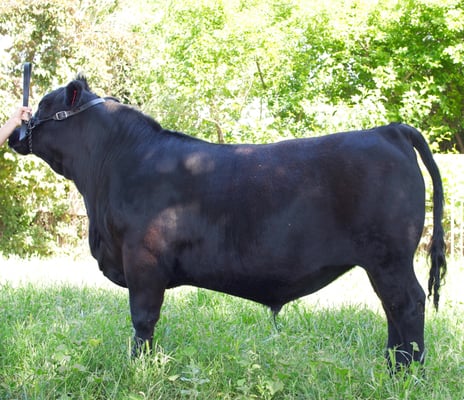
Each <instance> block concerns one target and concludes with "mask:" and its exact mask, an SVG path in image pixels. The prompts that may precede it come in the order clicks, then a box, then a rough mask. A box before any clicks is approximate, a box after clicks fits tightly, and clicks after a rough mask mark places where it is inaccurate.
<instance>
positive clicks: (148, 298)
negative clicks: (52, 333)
mask: <svg viewBox="0 0 464 400" xmlns="http://www.w3.org/2000/svg"><path fill="white" fill-rule="evenodd" d="M147 286H148V284H147ZM163 295H164V289H161V288H159V287H157V285H154V287H140V286H138V287H134V288H129V303H130V311H131V318H132V325H133V326H134V329H135V335H134V346H133V348H132V355H134V356H136V355H139V354H140V353H142V352H143V351H144V350H150V349H151V347H152V341H153V332H154V329H155V325H156V323H157V322H158V319H159V317H160V310H161V306H162V304H163Z"/></svg>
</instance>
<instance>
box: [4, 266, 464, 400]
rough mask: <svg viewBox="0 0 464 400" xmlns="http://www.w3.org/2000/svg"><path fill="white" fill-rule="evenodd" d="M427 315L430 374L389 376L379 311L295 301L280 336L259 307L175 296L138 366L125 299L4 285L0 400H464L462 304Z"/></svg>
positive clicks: (114, 293)
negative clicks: (151, 347)
mask: <svg viewBox="0 0 464 400" xmlns="http://www.w3.org/2000/svg"><path fill="white" fill-rule="evenodd" d="M2 268H3V266H2ZM451 270H452V267H451V266H450V271H451ZM457 271H458V274H457V278H458V279H459V277H461V278H462V277H463V276H464V273H463V272H462V270H457ZM450 273H451V272H450ZM462 281H463V280H462V279H461V280H460V282H462ZM346 284H347V285H348V286H350V285H355V282H350V281H348V282H346ZM458 286H459V285H458ZM451 287H453V285H451ZM365 290H366V291H368V290H370V289H369V288H368V287H365ZM449 295H450V293H444V294H443V297H445V296H449ZM457 298H458V299H459V297H457ZM443 300H445V299H443ZM428 308H429V310H428V311H427V319H426V345H427V349H428V354H427V360H426V365H425V373H424V371H423V370H421V369H420V368H417V367H413V368H412V370H411V371H410V372H409V373H406V374H405V373H399V374H398V375H396V376H394V377H390V376H389V374H388V371H387V368H386V362H385V360H384V357H383V353H384V350H385V349H384V346H385V342H386V337H387V332H386V322H385V318H384V316H383V313H381V312H379V311H378V310H376V309H375V307H374V308H373V307H370V306H366V305H349V304H342V305H338V304H337V305H336V306H333V307H331V306H325V307H321V306H317V305H315V304H311V303H309V302H307V301H305V300H299V301H296V302H294V303H290V304H289V305H287V306H285V307H284V309H283V310H282V312H281V314H280V315H279V317H278V329H276V328H275V327H274V324H273V321H272V318H271V314H270V312H269V311H268V310H267V309H265V308H264V307H262V306H260V305H257V304H254V303H252V302H249V301H246V300H242V299H237V298H233V297H231V296H226V295H222V294H220V293H214V292H210V291H205V290H197V289H191V288H187V289H182V290H173V291H168V292H167V297H166V301H165V305H164V307H163V310H162V317H161V319H160V321H159V323H158V325H157V329H156V335H155V350H154V352H153V354H151V355H146V356H142V357H140V358H136V359H132V358H131V357H130V346H131V336H132V327H131V321H130V317H129V309H128V300H127V293H126V292H125V291H123V290H116V289H111V288H99V287H88V286H81V285H74V284H56V283H54V284H51V285H43V284H31V283H26V282H23V283H21V284H18V285H16V284H14V285H13V284H10V283H8V282H4V283H3V284H2V286H0V399H2V400H7V399H34V400H40V399H44V400H45V399H47V400H48V399H89V400H90V399H92V400H96V399H102V400H103V399H105V400H109V399H124V400H126V399H128V400H142V399H150V400H152V399H202V400H203V399H292V400H293V399H324V400H329V399H420V400H423V399H451V400H455V399H456V400H462V399H464V386H463V385H462V376H463V374H464V349H463V337H464V329H463V323H462V315H463V311H464V304H463V302H462V301H460V300H455V299H454V298H453V297H452V296H451V297H449V298H448V300H446V301H444V302H443V307H442V309H441V310H440V312H439V313H438V314H436V313H435V312H433V311H432V307H430V306H429V307H428Z"/></svg>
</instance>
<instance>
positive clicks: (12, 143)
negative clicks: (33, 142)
mask: <svg viewBox="0 0 464 400" xmlns="http://www.w3.org/2000/svg"><path fill="white" fill-rule="evenodd" d="M19 133H20V128H16V129H15V130H14V131H13V133H12V134H11V135H10V137H9V138H8V146H9V147H10V148H11V149H13V150H14V151H16V152H17V153H19V154H22V155H26V154H29V147H28V144H27V140H22V141H20V140H19Z"/></svg>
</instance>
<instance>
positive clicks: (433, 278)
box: [401, 125, 446, 309]
mask: <svg viewBox="0 0 464 400" xmlns="http://www.w3.org/2000/svg"><path fill="white" fill-rule="evenodd" d="M401 128H402V131H403V132H407V134H408V136H409V138H410V140H411V143H412V145H413V146H414V148H415V149H416V150H417V151H418V153H419V154H420V157H421V159H422V162H423V163H424V165H425V167H426V168H427V171H429V174H430V176H431V178H432V184H433V234H432V239H431V241H430V244H429V256H430V260H431V267H430V273H429V284H428V290H429V297H430V296H431V295H432V293H433V304H434V306H435V308H436V309H438V302H439V299H440V293H439V290H440V283H441V280H442V279H443V278H444V276H445V274H446V258H445V239H444V236H445V233H444V231H443V225H442V218H443V203H444V197H443V185H442V181H441V177H440V171H439V170H438V167H437V164H436V163H435V161H434V159H433V156H432V152H431V151H430V148H429V146H428V144H427V142H426V141H425V139H424V137H423V136H422V134H421V133H420V132H419V131H418V130H417V129H414V128H413V127H411V126H409V125H401Z"/></svg>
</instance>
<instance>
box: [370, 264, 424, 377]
mask: <svg viewBox="0 0 464 400" xmlns="http://www.w3.org/2000/svg"><path fill="white" fill-rule="evenodd" d="M366 270H367V272H368V274H369V278H370V280H371V283H372V286H373V287H374V290H375V291H376V293H377V295H378V296H379V298H380V300H381V301H382V306H383V308H384V310H385V313H386V315H387V321H388V344H387V359H388V362H389V365H390V367H391V368H398V367H400V366H401V365H404V366H407V365H409V364H410V363H411V362H412V361H419V362H423V360H424V311H425V293H424V291H423V289H422V287H421V286H420V284H419V282H418V280H417V278H416V275H415V273H414V269H413V263H412V260H411V261H408V262H403V263H396V264H390V265H388V267H382V268H379V267H378V266H377V267H376V268H375V269H369V268H366ZM393 365H395V366H393Z"/></svg>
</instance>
